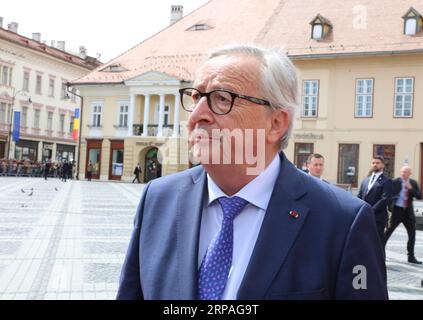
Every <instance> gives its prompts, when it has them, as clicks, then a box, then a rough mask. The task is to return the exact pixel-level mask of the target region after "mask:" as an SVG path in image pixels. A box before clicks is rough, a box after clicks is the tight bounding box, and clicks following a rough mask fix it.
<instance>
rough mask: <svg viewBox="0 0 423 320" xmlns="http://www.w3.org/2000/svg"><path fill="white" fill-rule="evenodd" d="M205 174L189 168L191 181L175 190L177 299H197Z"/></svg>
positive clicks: (202, 171)
mask: <svg viewBox="0 0 423 320" xmlns="http://www.w3.org/2000/svg"><path fill="white" fill-rule="evenodd" d="M206 180H207V179H206V175H205V172H204V170H200V169H198V170H196V171H193V174H192V180H191V181H189V182H188V183H187V184H185V185H183V186H182V187H181V188H180V189H179V194H178V204H177V208H178V209H177V210H178V212H177V214H178V217H177V219H178V224H177V225H178V227H177V242H178V243H177V259H178V284H179V288H175V290H178V291H179V292H180V294H179V295H178V296H179V297H180V299H187V300H193V299H197V269H198V243H199V235H200V225H201V215H202V209H203V196H204V190H205V189H206V188H205V183H206Z"/></svg>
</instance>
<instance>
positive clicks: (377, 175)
mask: <svg viewBox="0 0 423 320" xmlns="http://www.w3.org/2000/svg"><path fill="white" fill-rule="evenodd" d="M382 174H383V171H380V172H378V173H374V172H373V174H372V176H373V175H375V176H376V178H375V180H377V179H378V178H379V177H380V176H381V175H382Z"/></svg>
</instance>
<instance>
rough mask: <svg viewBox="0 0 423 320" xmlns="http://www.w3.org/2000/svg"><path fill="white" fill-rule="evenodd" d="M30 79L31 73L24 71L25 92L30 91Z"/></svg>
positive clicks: (23, 87) (23, 86)
mask: <svg viewBox="0 0 423 320" xmlns="http://www.w3.org/2000/svg"><path fill="white" fill-rule="evenodd" d="M29 78H30V73H29V71H26V70H24V74H23V82H22V90H23V91H27V92H28V91H29Z"/></svg>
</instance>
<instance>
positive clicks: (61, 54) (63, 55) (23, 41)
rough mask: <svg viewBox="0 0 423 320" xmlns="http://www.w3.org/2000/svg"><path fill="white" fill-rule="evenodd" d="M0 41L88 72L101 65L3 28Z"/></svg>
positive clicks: (96, 61)
mask: <svg viewBox="0 0 423 320" xmlns="http://www.w3.org/2000/svg"><path fill="white" fill-rule="evenodd" d="M0 39H4V40H6V41H10V42H13V43H15V44H18V45H21V46H24V47H27V48H29V49H32V50H35V51H38V52H42V53H44V54H47V55H50V56H53V57H55V58H58V59H61V60H64V61H66V62H68V63H72V64H75V65H78V66H80V67H83V68H86V69H88V70H93V69H95V68H97V67H98V66H100V65H101V62H100V61H98V60H97V59H95V58H93V57H87V58H86V59H82V58H80V57H79V56H76V55H73V54H70V53H67V52H65V51H62V50H59V49H57V48H53V47H50V46H48V45H46V44H44V43H41V42H38V41H35V40H33V39H29V38H27V37H24V36H22V35H20V34H17V33H14V32H11V31H9V30H5V29H3V28H0Z"/></svg>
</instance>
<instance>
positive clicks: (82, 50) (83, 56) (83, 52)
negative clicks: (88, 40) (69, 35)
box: [79, 46, 87, 59]
mask: <svg viewBox="0 0 423 320" xmlns="http://www.w3.org/2000/svg"><path fill="white" fill-rule="evenodd" d="M79 57H80V58H81V59H86V58H87V48H85V47H84V46H80V47H79Z"/></svg>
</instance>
